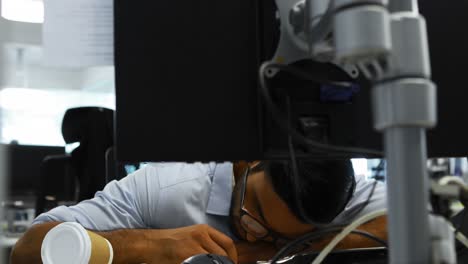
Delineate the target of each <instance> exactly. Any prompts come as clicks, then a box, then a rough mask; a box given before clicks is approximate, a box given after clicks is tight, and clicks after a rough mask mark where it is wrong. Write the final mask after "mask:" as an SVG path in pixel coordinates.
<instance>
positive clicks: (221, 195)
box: [206, 162, 233, 216]
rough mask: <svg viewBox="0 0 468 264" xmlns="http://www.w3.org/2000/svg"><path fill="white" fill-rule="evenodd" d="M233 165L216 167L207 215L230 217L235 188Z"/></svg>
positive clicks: (223, 164)
mask: <svg viewBox="0 0 468 264" xmlns="http://www.w3.org/2000/svg"><path fill="white" fill-rule="evenodd" d="M232 177H233V170H232V163H230V162H225V163H218V164H216V166H215V167H214V174H213V180H212V184H211V190H210V196H209V198H208V205H207V207H206V213H208V214H212V215H220V216H228V215H229V210H230V207H231V197H232V188H233V178H232Z"/></svg>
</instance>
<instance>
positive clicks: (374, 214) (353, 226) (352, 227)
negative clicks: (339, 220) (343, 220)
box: [312, 209, 387, 264]
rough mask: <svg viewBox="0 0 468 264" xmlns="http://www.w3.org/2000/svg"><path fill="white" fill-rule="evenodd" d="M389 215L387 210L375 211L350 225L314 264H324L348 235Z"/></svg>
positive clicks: (323, 251) (322, 252)
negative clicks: (363, 225)
mask: <svg viewBox="0 0 468 264" xmlns="http://www.w3.org/2000/svg"><path fill="white" fill-rule="evenodd" d="M386 213H387V210H386V209H385V210H379V211H375V212H372V213H369V214H366V215H364V216H362V217H360V218H359V219H357V220H356V221H354V222H352V223H351V224H349V225H348V226H347V227H346V228H345V229H343V231H341V233H339V234H338V235H337V236H336V237H335V238H334V239H333V240H332V241H331V242H330V243H329V244H328V245H327V246H326V247H325V248H324V249H323V250H322V251H321V252H320V254H319V255H318V256H317V257H316V258H315V259H314V261H313V262H312V264H319V263H322V261H323V260H324V259H325V258H326V257H327V256H328V254H330V252H331V251H332V250H333V249H334V248H335V247H336V245H337V244H338V243H339V242H341V240H343V239H344V238H345V237H346V236H347V235H349V234H350V233H352V231H354V230H355V229H356V228H357V227H358V226H360V225H362V224H364V223H367V222H369V221H370V220H372V219H375V218H377V217H380V216H383V215H385V214H386Z"/></svg>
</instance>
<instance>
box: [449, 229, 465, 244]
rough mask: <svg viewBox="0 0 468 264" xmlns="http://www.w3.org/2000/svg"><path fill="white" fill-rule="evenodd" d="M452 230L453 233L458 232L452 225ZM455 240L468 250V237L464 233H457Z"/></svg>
mask: <svg viewBox="0 0 468 264" xmlns="http://www.w3.org/2000/svg"><path fill="white" fill-rule="evenodd" d="M450 229H451V230H452V232H455V231H456V229H455V227H454V226H453V225H451V224H450ZM455 238H456V239H457V240H458V241H460V243H462V244H463V245H464V246H465V247H466V248H468V238H466V236H465V235H464V234H463V233H462V232H460V231H458V232H456V233H455Z"/></svg>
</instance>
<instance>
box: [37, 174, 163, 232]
mask: <svg viewBox="0 0 468 264" xmlns="http://www.w3.org/2000/svg"><path fill="white" fill-rule="evenodd" d="M149 171H150V170H149V169H148V168H147V167H145V168H143V169H140V170H138V171H136V172H134V173H132V174H130V175H128V176H127V177H125V178H123V179H122V180H120V181H112V182H110V183H108V184H107V185H106V187H105V188H104V190H102V191H99V192H97V193H96V195H95V196H94V198H93V199H90V200H85V201H82V202H80V203H79V204H77V205H75V206H70V207H66V206H59V207H56V208H54V209H52V210H50V211H49V212H46V213H43V214H41V215H39V216H38V217H37V218H36V219H35V220H34V222H33V224H39V223H44V222H50V221H57V222H77V223H79V224H81V225H82V226H83V227H84V228H86V229H90V230H96V231H107V230H116V229H130V228H147V225H146V223H145V222H146V221H145V218H146V217H147V216H148V212H147V211H148V210H147V209H148V208H151V205H149V204H148V202H149V201H151V203H154V204H157V203H158V201H157V200H158V195H152V197H151V199H149V194H148V188H147V185H148V183H149V182H148V180H149V178H150V177H149V176H155V175H148V173H149ZM152 178H153V179H152V180H151V184H153V186H152V187H153V188H152V189H153V190H159V186H154V185H155V184H158V181H157V180H154V178H156V177H152ZM145 208H146V209H145ZM142 209H143V210H142Z"/></svg>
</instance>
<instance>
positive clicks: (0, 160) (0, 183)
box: [0, 109, 6, 264]
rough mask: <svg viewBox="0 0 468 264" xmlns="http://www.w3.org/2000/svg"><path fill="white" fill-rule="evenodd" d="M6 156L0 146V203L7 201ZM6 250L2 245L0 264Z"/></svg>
mask: <svg viewBox="0 0 468 264" xmlns="http://www.w3.org/2000/svg"><path fill="white" fill-rule="evenodd" d="M1 117H2V110H1V109H0V135H1V133H2V121H1ZM5 161H6V156H5V150H4V147H3V146H1V145H0V201H5V175H6V169H5V167H6V162H5ZM0 219H1V220H3V219H5V217H4V214H3V206H2V205H0ZM4 251H5V249H4V248H3V246H1V245H0V264H1V263H4V261H3V260H4V259H5V256H4V254H5V252H4Z"/></svg>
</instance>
